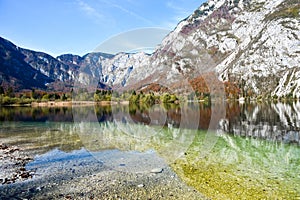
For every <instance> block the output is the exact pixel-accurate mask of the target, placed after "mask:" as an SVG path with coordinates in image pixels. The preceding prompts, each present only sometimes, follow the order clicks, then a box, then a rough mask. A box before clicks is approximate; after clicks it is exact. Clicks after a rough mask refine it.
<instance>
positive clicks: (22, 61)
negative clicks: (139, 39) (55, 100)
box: [0, 37, 150, 91]
mask: <svg viewBox="0 0 300 200" xmlns="http://www.w3.org/2000/svg"><path fill="white" fill-rule="evenodd" d="M0 48H1V49H0V75H1V76H0V78H1V79H0V85H2V86H4V87H5V88H8V87H13V88H14V89H15V90H22V89H32V88H38V89H48V90H55V91H63V90H70V89H71V88H72V87H73V85H74V84H75V83H77V84H80V85H83V86H89V85H92V86H98V87H101V88H104V89H109V88H111V87H112V86H118V87H123V86H124V85H125V84H126V82H127V79H128V78H129V76H130V74H131V72H132V70H133V69H134V68H135V67H138V66H143V65H142V64H143V63H144V61H145V60H147V59H148V57H150V56H149V55H148V54H145V53H136V54H127V53H119V54H117V55H110V54H105V53H88V54H86V55H84V56H83V57H80V56H78V55H72V54H65V55H61V56H58V57H57V58H54V57H52V56H50V55H48V54H46V53H43V52H36V51H32V50H28V49H23V48H20V47H17V46H16V45H14V44H13V43H11V42H10V41H8V40H5V39H3V38H1V37H0Z"/></svg>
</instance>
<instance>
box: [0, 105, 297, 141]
mask: <svg viewBox="0 0 300 200" xmlns="http://www.w3.org/2000/svg"><path fill="white" fill-rule="evenodd" d="M212 106H215V107H217V108H218V105H210V104H205V103H200V104H197V108H196V107H195V104H193V103H190V104H183V105H177V104H162V105H155V106H152V107H151V106H147V105H142V104H141V105H129V106H128V105H119V106H116V105H114V106H96V107H90V108H87V107H77V108H72V107H61V108H53V107H51V108H47V107H42V108H31V107H0V122H1V121H2V122H3V123H4V122H74V121H76V120H74V116H73V114H74V110H72V109H76V112H77V111H78V112H80V115H81V119H80V121H81V120H85V121H87V122H91V121H94V122H96V121H97V122H100V123H102V122H113V121H117V122H122V123H125V124H126V123H138V124H143V125H150V126H164V127H170V126H171V127H174V128H179V127H180V128H187V129H195V128H196V129H200V130H207V129H208V128H209V127H210V126H211V127H213V129H221V130H223V131H225V132H226V133H229V134H234V135H238V136H242V137H252V138H261V139H267V140H271V141H283V142H285V143H295V144H298V145H300V102H291V103H248V104H239V103H227V104H226V116H225V115H224V112H225V111H224V112H219V113H218V112H216V111H218V109H215V110H214V111H213V112H214V113H212ZM220 107H221V106H220ZM91 110H92V112H91ZM199 112H200V114H199ZM91 113H92V115H91ZM212 114H213V115H212ZM93 115H96V118H95V117H94V116H93ZM212 117H213V121H212ZM212 123H215V124H212ZM0 129H1V126H0Z"/></svg>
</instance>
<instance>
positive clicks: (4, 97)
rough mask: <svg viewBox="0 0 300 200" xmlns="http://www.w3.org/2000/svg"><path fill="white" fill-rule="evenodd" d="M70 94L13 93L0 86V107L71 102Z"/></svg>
mask: <svg viewBox="0 0 300 200" xmlns="http://www.w3.org/2000/svg"><path fill="white" fill-rule="evenodd" d="M71 100H72V93H71V92H69V93H63V92H47V91H41V90H35V89H32V90H24V91H21V92H15V91H14V90H13V88H12V87H9V88H7V89H6V90H5V89H4V88H3V87H2V86H0V105H11V104H19V105H24V104H31V103H32V102H47V101H71Z"/></svg>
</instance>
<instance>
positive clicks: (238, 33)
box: [128, 0, 300, 97]
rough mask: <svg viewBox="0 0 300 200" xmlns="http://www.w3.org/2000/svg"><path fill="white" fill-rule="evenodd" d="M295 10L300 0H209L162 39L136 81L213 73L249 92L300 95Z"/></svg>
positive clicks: (298, 25) (170, 81)
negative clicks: (147, 67)
mask: <svg viewBox="0 0 300 200" xmlns="http://www.w3.org/2000/svg"><path fill="white" fill-rule="evenodd" d="M299 8H300V4H299V0H267V1H263V0H233V1H230V0H210V1H208V2H206V3H204V4H203V5H201V6H200V7H199V8H198V9H197V10H196V11H195V12H194V13H193V14H192V15H190V16H189V17H188V18H186V19H184V20H183V21H181V22H180V23H179V24H178V26H177V27H176V28H175V29H174V30H173V31H172V32H171V33H170V34H169V35H168V36H167V37H166V38H165V39H164V40H163V42H162V44H161V45H160V47H159V48H158V49H157V50H156V51H155V53H154V54H153V56H152V57H151V59H150V63H151V64H150V65H151V66H152V67H151V68H149V69H147V74H148V76H147V77H146V78H140V79H138V81H139V82H141V83H143V84H147V83H149V81H148V80H151V81H152V80H156V82H158V83H161V84H165V85H168V86H170V87H172V85H174V83H178V79H180V80H186V79H188V80H191V81H192V80H194V79H197V77H199V76H205V75H206V74H215V76H217V77H218V80H220V81H222V82H225V81H226V82H230V83H233V84H235V85H236V86H238V87H239V89H240V90H241V91H242V92H243V93H245V94H247V95H249V96H251V95H253V96H260V95H262V96H296V97H300V71H299V69H300V66H299V63H300V40H299V36H300V32H299V30H300V19H299ZM136 77H137V76H136ZM136 77H132V79H129V81H128V82H129V83H131V84H133V85H134V84H135V82H136ZM149 77H151V78H149ZM211 80H214V81H210V80H206V84H207V85H208V87H210V89H211V90H212V89H213V88H214V86H213V85H214V82H216V79H211ZM191 81H190V82H191ZM209 85H211V86H209Z"/></svg>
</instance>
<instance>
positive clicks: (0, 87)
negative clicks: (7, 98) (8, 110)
mask: <svg viewBox="0 0 300 200" xmlns="http://www.w3.org/2000/svg"><path fill="white" fill-rule="evenodd" d="M0 94H4V88H3V87H2V85H0Z"/></svg>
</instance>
